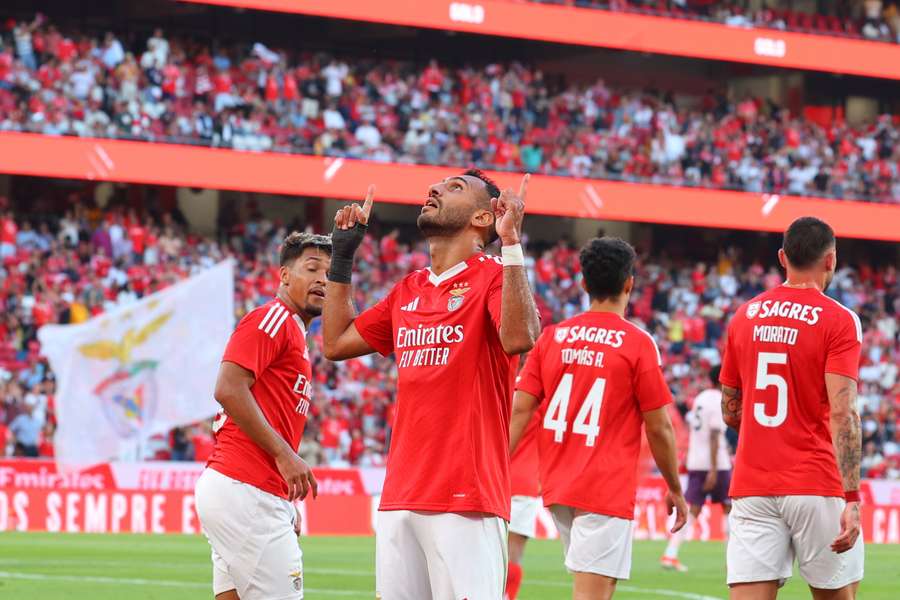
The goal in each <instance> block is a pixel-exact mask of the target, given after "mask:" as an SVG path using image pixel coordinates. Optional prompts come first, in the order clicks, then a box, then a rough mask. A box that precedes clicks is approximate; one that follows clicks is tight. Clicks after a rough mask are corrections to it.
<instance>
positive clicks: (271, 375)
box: [206, 299, 312, 498]
mask: <svg viewBox="0 0 900 600" xmlns="http://www.w3.org/2000/svg"><path fill="white" fill-rule="evenodd" d="M222 361H228V362H233V363H235V364H237V365H240V366H242V367H244V368H245V369H247V370H248V371H252V372H253V375H254V377H255V378H256V381H254V382H253V386H252V387H251V388H250V392H251V393H252V394H253V397H254V398H255V399H256V403H257V404H259V408H260V410H261V411H262V413H263V415H265V417H266V420H267V421H268V422H269V425H271V426H272V428H273V429H274V430H275V431H277V432H278V434H279V435H280V436H281V437H283V438H284V439H285V441H286V442H287V443H288V444H289V445H290V446H291V448H295V449H297V450H299V449H300V439H301V438H302V437H303V428H304V427H305V426H306V415H307V414H308V412H309V403H310V394H311V390H312V383H311V380H312V368H311V365H310V360H309V350H308V349H307V347H306V331H305V329H304V327H303V321H301V320H300V317H298V316H297V315H296V314H294V313H292V312H291V311H290V309H289V308H288V307H287V306H285V305H284V304H283V303H282V302H281V301H280V300H278V299H275V300H272V301H271V302H269V303H268V304H266V305H264V306H261V307H259V308H257V309H254V310H252V311H250V312H249V313H247V314H246V315H245V316H244V318H243V319H241V322H240V323H238V326H237V328H236V329H235V330H234V333H232V334H231V339H229V340H228V346H226V348H225V355H224V356H223V357H222ZM213 428H214V429H215V432H216V446H215V449H214V450H213V453H212V456H210V458H209V461H208V462H207V463H206V464H207V466H208V467H211V468H213V469H215V470H216V471H218V472H219V473H222V474H223V475H227V476H228V477H231V478H232V479H237V480H238V481H243V482H244V483H249V484H250V485H253V486H256V487H258V488H259V489H261V490H262V491H264V492H268V493H270V494H274V495H276V496H281V497H282V498H287V492H288V490H287V485H286V484H285V482H284V478H282V476H281V473H279V472H278V469H277V468H276V467H275V460H274V459H273V458H272V457H271V456H269V454H268V453H267V452H266V451H265V450H263V449H262V448H260V447H259V446H257V445H256V444H255V443H254V442H253V441H252V440H251V439H250V438H249V437H247V435H246V434H245V433H244V432H243V431H241V429H240V428H239V427H238V426H237V424H236V423H235V422H234V421H233V420H231V419H229V418H228V417H227V415H225V413H224V412H222V413H219V416H218V417H217V418H216V421H215V423H214V425H213Z"/></svg>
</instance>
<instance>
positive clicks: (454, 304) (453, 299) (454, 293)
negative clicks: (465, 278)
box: [447, 282, 472, 312]
mask: <svg viewBox="0 0 900 600" xmlns="http://www.w3.org/2000/svg"><path fill="white" fill-rule="evenodd" d="M471 289H472V288H471V287H469V284H468V283H465V282H463V283H454V284H453V287H452V288H451V290H450V299H449V300H447V310H449V311H451V312H452V311H454V310H457V309H458V308H459V307H460V306H462V305H463V301H464V300H465V298H466V293H467V292H468V291H469V290H471Z"/></svg>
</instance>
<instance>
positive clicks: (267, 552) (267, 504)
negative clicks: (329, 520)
mask: <svg viewBox="0 0 900 600" xmlns="http://www.w3.org/2000/svg"><path fill="white" fill-rule="evenodd" d="M194 499H195V504H196V506H197V515H198V516H199V517H200V524H201V525H202V527H203V533H204V534H205V535H206V537H207V539H208V540H209V544H210V546H212V563H213V595H218V594H221V593H222V592H227V591H228V590H237V593H238V596H239V597H240V598H241V600H303V553H302V552H301V551H300V545H299V544H298V542H297V534H296V533H295V532H294V519H295V518H296V512H295V511H294V507H293V506H292V505H291V503H290V502H288V501H287V500H285V499H284V498H279V497H278V496H273V495H272V494H269V493H267V492H264V491H262V490H260V489H259V488H256V487H254V486H252V485H249V484H247V483H243V482H241V481H237V480H236V479H232V478H230V477H227V476H225V475H223V474H221V473H219V472H218V471H215V470H213V469H209V468H208V469H206V470H204V471H203V473H202V474H201V475H200V478H199V479H198V480H197V485H196V487H195V488H194Z"/></svg>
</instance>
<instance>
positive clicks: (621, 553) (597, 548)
mask: <svg viewBox="0 0 900 600" xmlns="http://www.w3.org/2000/svg"><path fill="white" fill-rule="evenodd" d="M550 514H551V515H553V521H554V522H555V523H556V528H557V529H558V530H559V537H560V539H561V540H562V543H563V551H564V553H565V557H566V563H565V564H566V569H568V570H569V572H572V573H593V574H595V575H605V576H606V577H612V578H614V579H628V578H629V577H630V576H631V535H632V524H633V521H630V520H628V519H622V518H619V517H610V516H607V515H599V514H597V513H592V512H587V511H584V510H581V509H579V508H573V507H571V506H564V505H562V504H554V505H553V506H551V507H550Z"/></svg>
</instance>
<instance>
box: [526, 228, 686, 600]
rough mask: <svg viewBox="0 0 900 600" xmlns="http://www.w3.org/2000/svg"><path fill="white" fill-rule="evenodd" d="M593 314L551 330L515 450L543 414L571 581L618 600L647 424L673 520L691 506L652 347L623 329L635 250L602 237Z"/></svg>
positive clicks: (681, 519) (591, 282)
mask: <svg viewBox="0 0 900 600" xmlns="http://www.w3.org/2000/svg"><path fill="white" fill-rule="evenodd" d="M580 258H581V270H582V273H583V275H584V279H583V280H582V285H583V287H584V288H585V290H586V291H587V293H588V295H589V296H590V299H591V306H590V309H589V310H588V311H587V312H584V313H582V314H580V315H577V316H575V317H573V318H571V319H569V320H567V321H563V322H561V323H559V324H558V325H556V326H554V327H548V328H547V329H545V330H544V332H543V334H541V337H540V338H539V339H538V341H537V344H535V347H534V350H532V352H531V354H530V355H529V356H528V360H527V361H526V363H525V368H524V369H523V370H522V374H521V377H520V378H519V382H518V383H517V384H516V395H515V399H514V402H513V414H512V419H511V425H510V444H511V447H512V448H515V447H516V445H517V443H518V441H519V439H520V438H521V436H522V432H523V430H524V429H525V427H526V425H527V424H528V422H529V420H530V419H531V418H532V417H531V415H532V413H533V412H534V410H535V409H536V408H537V407H538V405H539V404H540V405H541V412H542V413H543V414H544V418H543V421H542V428H541V430H540V431H539V435H538V448H539V456H540V480H541V488H542V493H543V497H544V504H545V505H546V506H548V507H549V508H550V512H551V514H552V515H553V519H554V521H555V522H556V525H557V528H558V529H559V532H560V537H561V538H562V541H563V546H564V551H565V564H566V568H567V569H569V571H571V572H573V573H574V589H573V598H576V599H579V600H586V599H591V600H595V599H600V600H606V599H608V598H611V597H612V595H613V592H614V591H615V586H616V582H617V581H618V580H619V579H628V577H629V574H630V571H631V537H632V522H633V519H634V500H635V492H636V488H637V462H638V455H639V454H640V445H641V425H642V424H643V425H644V426H645V427H646V430H647V440H648V442H649V444H650V450H651V452H652V453H653V457H654V459H655V460H656V464H657V466H658V467H659V469H660V471H661V472H662V475H663V477H664V478H665V480H666V483H667V484H668V486H669V490H668V492H667V493H666V504H667V505H668V508H669V513H670V514H671V512H672V509H673V508H674V509H675V510H676V512H677V514H676V519H675V523H674V527H673V529H672V531H673V532H675V531H677V530H679V529H681V528H682V527H683V526H684V523H685V519H686V517H685V514H686V512H687V506H686V505H685V501H684V496H683V495H682V493H681V484H680V483H679V481H678V460H677V457H676V452H675V434H674V430H673V428H672V423H671V421H670V420H669V413H668V407H667V405H668V404H670V403H671V402H672V396H671V394H670V392H669V389H668V387H667V386H666V382H665V379H664V378H663V374H662V369H661V361H660V355H659V349H658V348H657V347H656V342H654V341H653V338H652V337H651V336H650V334H648V333H647V332H645V331H643V330H642V329H640V328H639V327H637V326H635V325H634V324H632V323H630V322H629V321H626V320H625V318H624V315H625V309H626V307H627V306H628V299H629V297H630V295H631V290H632V287H633V286H634V262H635V253H634V249H633V248H632V247H631V246H630V245H628V244H627V243H626V242H623V241H622V240H619V239H613V238H595V239H593V240H591V241H590V242H588V243H587V245H585V247H584V248H583V249H582V250H581V257H580Z"/></svg>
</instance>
